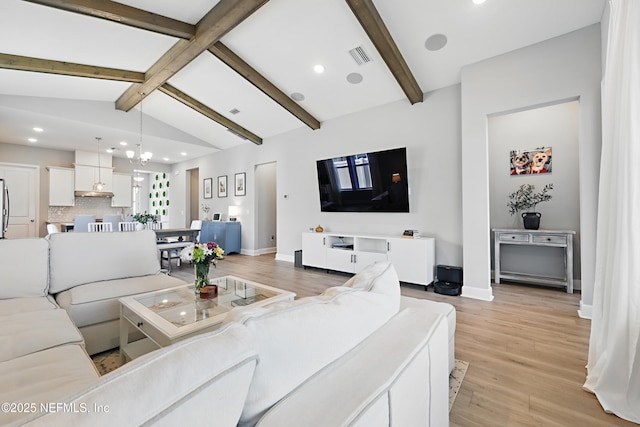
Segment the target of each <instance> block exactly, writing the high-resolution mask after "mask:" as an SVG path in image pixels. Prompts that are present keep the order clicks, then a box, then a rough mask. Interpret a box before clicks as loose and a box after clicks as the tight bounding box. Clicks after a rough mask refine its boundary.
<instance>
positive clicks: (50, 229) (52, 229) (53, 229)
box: [47, 224, 60, 234]
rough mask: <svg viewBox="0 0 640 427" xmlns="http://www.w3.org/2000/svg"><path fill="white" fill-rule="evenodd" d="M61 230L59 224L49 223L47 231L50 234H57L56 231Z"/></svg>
mask: <svg viewBox="0 0 640 427" xmlns="http://www.w3.org/2000/svg"><path fill="white" fill-rule="evenodd" d="M59 232H60V230H59V229H58V226H57V225H55V224H47V233H48V234H55V233H59Z"/></svg>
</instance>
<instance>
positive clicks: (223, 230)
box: [200, 221, 242, 255]
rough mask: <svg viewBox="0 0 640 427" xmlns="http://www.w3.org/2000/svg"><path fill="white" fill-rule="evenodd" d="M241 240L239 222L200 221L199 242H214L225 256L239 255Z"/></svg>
mask: <svg viewBox="0 0 640 427" xmlns="http://www.w3.org/2000/svg"><path fill="white" fill-rule="evenodd" d="M241 238H242V236H241V228H240V222H235V221H202V228H201V230H200V241H201V242H204V243H206V242H216V243H217V244H218V245H220V247H222V249H224V253H225V254H227V255H228V254H230V253H234V252H235V253H237V254H239V253H240V250H241V247H240V246H241Z"/></svg>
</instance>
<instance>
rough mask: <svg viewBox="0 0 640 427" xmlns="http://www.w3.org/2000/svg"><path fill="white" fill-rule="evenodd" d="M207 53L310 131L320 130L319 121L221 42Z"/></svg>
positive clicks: (215, 44)
mask: <svg viewBox="0 0 640 427" xmlns="http://www.w3.org/2000/svg"><path fill="white" fill-rule="evenodd" d="M209 52H211V53H212V54H214V55H215V56H216V57H217V58H218V59H220V60H221V61H222V62H224V63H225V64H227V65H228V66H229V67H230V68H231V69H233V70H234V71H235V72H237V73H238V74H240V75H241V76H242V77H244V78H245V79H246V80H247V81H249V83H251V84H253V85H254V86H255V87H257V88H258V89H260V90H261V91H262V92H263V93H264V94H265V95H267V96H268V97H269V98H271V99H273V100H274V101H275V102H277V103H278V104H280V106H282V107H283V108H284V109H285V110H287V111H289V112H290V113H291V114H293V115H294V116H296V117H297V118H298V119H300V120H301V121H302V122H303V123H305V124H306V125H307V126H309V127H310V128H311V129H314V130H316V129H320V121H319V120H318V119H316V118H315V117H313V116H312V115H311V114H310V113H309V112H307V111H306V110H305V109H304V108H302V107H301V106H300V105H299V104H297V103H296V102H295V101H294V100H292V99H291V98H290V97H289V96H287V95H286V94H285V93H284V92H282V91H281V90H280V89H278V88H277V87H276V86H275V85H274V84H273V83H271V82H270V81H269V80H267V79H266V78H265V77H264V76H263V75H262V74H260V73H259V72H258V71H257V70H255V69H254V68H253V67H251V65H249V64H247V63H246V62H245V61H244V60H243V59H242V58H240V57H239V56H238V55H236V54H235V53H233V52H232V51H231V49H229V48H228V47H227V46H225V45H224V44H223V43H222V42H220V41H218V42H216V43H214V44H213V46H211V47H210V48H209Z"/></svg>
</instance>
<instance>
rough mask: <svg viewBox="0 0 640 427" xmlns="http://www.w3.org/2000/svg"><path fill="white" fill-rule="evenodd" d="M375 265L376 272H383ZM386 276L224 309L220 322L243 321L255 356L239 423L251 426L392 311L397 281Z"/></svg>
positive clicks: (369, 331) (397, 286) (382, 322)
mask: <svg viewBox="0 0 640 427" xmlns="http://www.w3.org/2000/svg"><path fill="white" fill-rule="evenodd" d="M372 268H373V267H372ZM375 268H376V271H379V274H380V275H383V274H385V273H387V269H380V270H378V268H379V267H375ZM390 268H393V267H390ZM362 274H363V276H365V275H366V276H367V277H369V278H370V279H371V280H375V278H376V277H378V276H377V275H369V272H367V271H365V272H363V273H362ZM385 277H386V280H385V281H380V282H379V283H378V284H377V285H376V286H372V287H370V288H369V289H371V291H370V292H365V291H362V290H358V289H354V288H351V287H334V288H329V289H327V290H326V291H325V292H324V293H322V294H321V295H319V296H315V297H308V298H301V299H299V300H295V301H292V302H279V303H274V304H270V305H267V306H265V307H250V306H249V307H242V308H235V309H233V310H231V311H230V312H229V314H228V315H227V318H226V320H225V322H234V321H235V322H240V323H242V324H244V325H245V326H246V327H247V328H248V329H249V331H250V332H251V333H252V335H253V338H254V340H255V342H256V345H257V348H258V354H259V355H260V362H259V364H258V366H257V367H256V373H255V375H254V378H253V381H252V383H251V388H250V389H249V395H248V396H247V401H246V403H245V407H244V409H243V412H242V417H241V420H240V425H253V424H255V423H256V422H257V420H258V419H259V418H260V416H261V415H262V414H264V412H266V411H267V410H268V409H269V408H270V407H271V406H272V405H273V404H275V403H276V402H277V401H278V400H280V399H281V398H282V397H284V396H285V395H286V394H287V393H289V392H290V391H291V390H293V389H294V388H296V387H297V386H299V385H300V384H301V383H303V382H304V381H305V380H306V379H307V378H309V377H310V376H311V375H313V374H314V373H315V372H317V371H318V370H320V369H321V368H322V367H324V366H325V365H327V364H329V363H331V362H332V361H334V360H336V359H337V358H339V357H340V356H342V355H343V354H344V353H346V352H347V351H349V350H350V349H352V348H353V347H355V346H356V345H358V344H359V343H360V342H361V341H362V340H364V339H365V338H366V337H367V336H369V334H371V332H373V331H375V330H376V329H378V328H379V327H380V326H382V325H383V324H385V323H386V322H387V321H388V320H389V319H390V318H391V317H392V316H393V315H394V314H396V313H397V311H398V307H397V303H396V302H395V301H397V299H396V298H392V297H390V294H392V293H393V292H396V293H397V294H398V298H399V294H400V284H399V283H398V281H397V277H396V279H395V281H394V280H393V275H391V274H386V276H385ZM363 286H364V285H363ZM365 287H366V286H365ZM393 289H395V291H393Z"/></svg>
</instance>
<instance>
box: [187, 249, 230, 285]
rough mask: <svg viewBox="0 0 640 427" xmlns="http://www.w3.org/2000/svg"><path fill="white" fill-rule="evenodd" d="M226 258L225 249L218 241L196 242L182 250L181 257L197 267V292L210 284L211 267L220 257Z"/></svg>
mask: <svg viewBox="0 0 640 427" xmlns="http://www.w3.org/2000/svg"><path fill="white" fill-rule="evenodd" d="M223 258H224V249H222V248H221V247H220V246H218V244H217V243H216V242H207V243H194V244H193V245H191V246H187V247H186V248H184V249H183V250H182V251H181V252H180V259H181V260H183V261H187V262H190V263H192V264H193V266H194V269H195V274H196V278H195V292H196V294H200V289H202V288H203V287H204V286H208V285H209V267H210V266H211V265H213V266H214V267H215V265H216V263H217V262H218V260H219V259H223Z"/></svg>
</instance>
